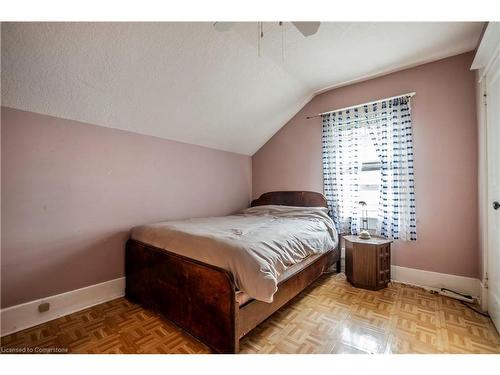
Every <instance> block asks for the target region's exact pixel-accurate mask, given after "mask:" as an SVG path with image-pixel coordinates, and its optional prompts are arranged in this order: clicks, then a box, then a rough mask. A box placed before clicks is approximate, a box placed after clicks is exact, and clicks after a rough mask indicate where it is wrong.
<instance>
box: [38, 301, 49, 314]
mask: <svg viewBox="0 0 500 375" xmlns="http://www.w3.org/2000/svg"><path fill="white" fill-rule="evenodd" d="M49 309H50V303H48V302H44V303H41V304H39V305H38V311H39V312H41V313H43V312H46V311H49Z"/></svg>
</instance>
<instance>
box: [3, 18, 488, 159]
mask: <svg viewBox="0 0 500 375" xmlns="http://www.w3.org/2000/svg"><path fill="white" fill-rule="evenodd" d="M481 28H482V23H329V22H323V23H322V24H321V26H320V28H319V31H318V33H317V34H316V35H314V36H311V37H308V38H305V37H303V36H302V35H301V34H300V33H299V32H298V31H297V30H296V29H295V28H294V27H293V25H292V24H290V23H284V27H283V29H282V28H280V26H279V25H278V24H277V23H265V24H264V38H263V39H262V40H261V52H260V56H259V54H258V43H257V40H258V38H257V24H256V23H236V24H235V25H234V27H233V28H232V29H231V30H229V31H227V32H218V31H216V30H215V29H214V28H213V27H212V24H211V23H3V24H2V32H1V37H2V65H1V66H2V105H4V106H8V107H13V108H18V109H22V110H28V111H33V112H38V113H43V114H48V115H52V116H58V117H62V118H67V119H72V120H78V121H83V122H88V123H92V124H96V125H101V126H107V127H111V128H117V129H123V130H128V131H132V132H136V133H141V134H147V135H152V136H157V137H161V138H167V139H173V140H177V141H182V142H186V143H191V144H197V145H202V146H207V147H212V148H215V149H220V150H227V151H233V152H237V153H241V154H247V155H252V154H253V153H255V152H256V151H257V150H258V149H259V148H260V147H261V146H262V145H263V144H264V143H265V142H266V141H267V140H268V139H269V138H270V137H271V136H272V135H273V134H274V133H276V131H277V130H278V129H280V128H281V127H282V126H283V125H284V124H285V123H286V122H287V121H288V120H289V119H290V118H291V117H292V116H293V115H294V114H295V113H297V111H298V110H300V108H301V107H302V106H303V105H304V104H305V103H306V102H307V101H308V100H310V99H311V98H312V96H313V95H314V94H315V93H317V92H319V91H322V90H324V89H326V88H329V87H335V86H339V85H342V84H345V83H347V82H349V81H353V80H359V79H361V78H367V77H371V76H375V75H380V74H382V73H386V72H390V71H395V70H399V69H403V68H405V67H409V66H414V65H417V64H419V63H424V62H430V61H433V60H438V59H440V58H444V57H448V56H452V55H456V54H459V53H462V52H466V51H470V50H472V49H473V48H475V46H476V43H477V41H478V38H479V35H480V32H481ZM282 40H283V41H284V43H283V48H282Z"/></svg>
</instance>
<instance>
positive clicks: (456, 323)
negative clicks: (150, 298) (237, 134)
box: [1, 274, 500, 353]
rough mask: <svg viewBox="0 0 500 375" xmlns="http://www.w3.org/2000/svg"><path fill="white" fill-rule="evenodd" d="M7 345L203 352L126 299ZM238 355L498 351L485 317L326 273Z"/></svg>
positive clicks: (410, 292) (399, 289) (415, 292)
mask: <svg viewBox="0 0 500 375" xmlns="http://www.w3.org/2000/svg"><path fill="white" fill-rule="evenodd" d="M1 345H2V351H3V352H6V351H8V350H12V348H21V349H22V348H31V349H32V350H34V351H35V352H36V351H37V350H38V351H40V349H34V348H45V349H48V348H60V349H63V351H65V350H67V351H68V352H69V353H209V352H210V350H209V349H208V348H207V347H206V346H205V345H203V344H201V343H200V342H198V341H197V340H196V339H194V338H193V337H191V336H189V335H188V334H186V333H184V332H183V331H182V330H181V329H179V328H177V327H176V326H175V325H173V324H172V323H170V322H168V321H166V320H164V319H162V318H160V317H159V316H157V315H155V314H153V313H151V312H149V311H147V310H144V309H143V308H141V307H140V306H137V305H135V304H133V303H130V302H129V301H127V300H126V299H125V298H118V299H116V300H113V301H110V302H107V303H103V304H100V305H97V306H94V307H91V308H88V309H86V310H83V311H80V312H77V313H74V314H71V315H68V316H65V317H62V318H59V319H57V320H53V321H51V322H48V323H45V324H41V325H39V326H36V327H33V328H29V329H26V330H24V331H21V332H18V333H14V334H12V335H9V336H5V337H3V338H2V339H1ZM241 353H500V338H499V336H498V334H497V332H496V331H495V328H494V327H493V324H492V323H491V321H490V320H489V319H488V318H485V317H483V316H481V315H479V314H476V313H475V312H473V311H471V310H470V309H468V308H466V307H465V306H463V305H462V304H461V303H460V302H458V301H456V300H453V299H450V298H447V297H443V296H440V295H437V294H433V293H430V292H427V291H424V290H422V289H419V288H414V287H409V286H405V285H401V284H395V283H393V284H391V285H390V286H389V287H388V288H386V289H383V290H380V291H368V290H363V289H357V288H354V287H352V286H351V285H350V284H349V283H348V282H347V281H346V280H345V276H344V275H343V274H338V275H333V274H330V275H324V276H323V277H321V278H319V279H318V280H317V281H316V282H315V283H314V284H313V285H311V286H310V287H309V288H307V289H306V290H305V291H304V292H303V293H301V294H300V295H299V296H297V297H296V298H295V299H294V300H292V301H291V303H289V304H288V305H286V306H285V307H283V308H282V309H280V310H279V311H278V312H276V314H274V315H273V316H272V317H270V318H269V319H268V320H266V321H265V322H264V323H262V324H261V325H260V326H259V327H257V328H256V329H254V330H253V331H252V332H251V333H250V334H249V335H248V336H247V337H245V338H244V339H243V340H242V342H241Z"/></svg>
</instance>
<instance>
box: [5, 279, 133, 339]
mask: <svg viewBox="0 0 500 375" xmlns="http://www.w3.org/2000/svg"><path fill="white" fill-rule="evenodd" d="M124 295H125V277H120V278H118V279H114V280H109V281H105V282H103V283H100V284H95V285H90V286H87V287H84V288H81V289H76V290H72V291H69V292H66V293H62V294H57V295H55V296H50V297H47V298H41V299H37V300H34V301H30V302H26V303H22V304H20V305H16V306H11V307H7V308H5V309H2V310H1V311H0V320H1V326H2V327H1V336H5V335H8V334H10V333H14V332H17V331H21V330H23V329H26V328H30V327H33V326H36V325H38V324H42V323H45V322H48V321H49V320H53V319H57V318H59V317H61V316H64V315H68V314H71V313H74V312H77V311H80V310H83V309H86V308H88V307H91V306H94V305H98V304H100V303H103V302H107V301H110V300H112V299H115V298H119V297H123V296H124ZM42 302H49V303H50V309H49V311H46V312H43V313H40V312H38V305H39V304H40V303H42Z"/></svg>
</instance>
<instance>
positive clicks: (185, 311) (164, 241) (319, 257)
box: [125, 191, 340, 353]
mask: <svg viewBox="0 0 500 375" xmlns="http://www.w3.org/2000/svg"><path fill="white" fill-rule="evenodd" d="M326 207H327V204H326V199H325V198H324V196H323V195H322V194H319V193H315V192H306V191H280V192H269V193H265V194H263V195H261V196H260V198H258V199H256V200H254V201H252V203H251V208H249V209H247V210H243V211H242V212H240V213H238V214H236V215H231V216H227V217H220V218H210V219H191V220H187V221H178V222H166V223H156V224H151V225H146V226H140V227H137V228H134V229H133V230H132V234H131V239H129V240H128V241H127V244H126V252H125V273H126V288H125V293H126V296H127V298H128V299H129V300H131V301H132V302H135V303H138V304H140V305H142V306H144V307H145V308H148V309H151V310H153V311H155V312H158V313H160V314H161V315H163V316H164V317H165V318H167V319H168V320H170V321H172V322H174V323H175V324H177V325H178V326H179V327H181V328H182V329H184V330H185V331H187V332H188V333H190V334H191V335H192V336H194V337H195V338H197V339H199V340H200V341H201V342H203V343H205V344H206V345H208V346H209V347H210V348H211V349H212V350H214V351H215V352H218V353H237V352H238V351H239V341H240V339H241V338H243V337H244V336H245V335H246V334H248V333H249V332H250V331H251V330H252V329H253V328H255V327H256V326H257V325H258V324H260V323H261V322H262V321H264V320H265V319H267V318H268V317H269V316H270V315H272V314H273V313H274V312H275V311H276V310H278V309H279V308H280V307H282V306H283V305H285V304H286V303H287V302H289V301H290V300H291V299H292V298H293V297H295V296H296V295H297V294H299V293H300V292H301V291H302V290H304V289H305V288H306V287H307V286H308V285H310V284H311V283H312V282H313V281H314V280H316V279H317V278H318V277H319V276H321V274H322V273H323V272H325V271H326V270H328V269H329V268H330V267H331V266H332V265H333V264H334V263H336V264H337V272H339V271H340V254H339V250H338V238H337V235H336V232H335V230H334V229H333V227H332V226H331V225H330V224H329V223H328V220H326V219H328V217H327V216H326ZM324 217H326V219H325V218H324Z"/></svg>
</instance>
